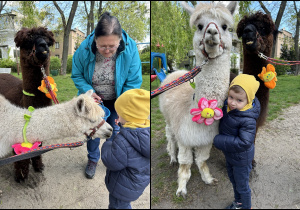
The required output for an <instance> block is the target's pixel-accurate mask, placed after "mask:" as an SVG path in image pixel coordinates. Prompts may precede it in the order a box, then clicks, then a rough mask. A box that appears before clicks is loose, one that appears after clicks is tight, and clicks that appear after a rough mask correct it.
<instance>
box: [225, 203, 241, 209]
mask: <svg viewBox="0 0 300 210" xmlns="http://www.w3.org/2000/svg"><path fill="white" fill-rule="evenodd" d="M225 209H242V204H241V203H238V202H235V201H233V202H232V204H231V205H229V206H227V207H226V208H225Z"/></svg>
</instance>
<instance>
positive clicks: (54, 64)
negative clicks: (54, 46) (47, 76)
mask: <svg viewBox="0 0 300 210" xmlns="http://www.w3.org/2000/svg"><path fill="white" fill-rule="evenodd" d="M60 67H61V62H60V59H59V58H58V57H54V56H51V57H50V70H58V71H59V72H60Z"/></svg>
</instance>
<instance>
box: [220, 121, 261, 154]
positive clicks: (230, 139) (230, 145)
mask: <svg viewBox="0 0 300 210" xmlns="http://www.w3.org/2000/svg"><path fill="white" fill-rule="evenodd" d="M255 133H256V121H255V120H254V119H248V120H245V122H244V123H243V124H242V125H241V127H240V129H239V134H238V136H229V135H224V134H218V135H216V136H215V138H214V145H215V147H216V148H218V149H220V150H222V151H224V152H229V153H236V152H243V151H245V150H247V149H248V148H250V147H251V145H252V144H253V143H254V139H255Z"/></svg>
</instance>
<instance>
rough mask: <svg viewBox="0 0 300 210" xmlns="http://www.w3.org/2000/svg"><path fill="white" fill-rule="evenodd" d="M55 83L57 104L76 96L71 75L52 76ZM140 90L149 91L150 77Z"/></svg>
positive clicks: (145, 80) (148, 76)
mask: <svg viewBox="0 0 300 210" xmlns="http://www.w3.org/2000/svg"><path fill="white" fill-rule="evenodd" d="M12 75H14V76H16V77H19V78H21V79H22V75H21V74H20V75H18V74H17V73H12ZM53 79H54V80H55V83H56V84H57V89H58V92H57V100H58V101H59V102H64V101H68V100H70V99H72V98H73V97H74V96H77V91H78V90H77V88H76V87H75V85H74V82H73V80H72V79H71V74H66V75H65V76H63V75H58V76H53ZM141 88H142V89H146V90H149V91H150V75H143V83H142V86H141Z"/></svg>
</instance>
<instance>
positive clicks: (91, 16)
mask: <svg viewBox="0 0 300 210" xmlns="http://www.w3.org/2000/svg"><path fill="white" fill-rule="evenodd" d="M94 7H95V1H91V9H90V18H89V20H90V26H91V32H92V31H93V30H94V28H95V23H94Z"/></svg>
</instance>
